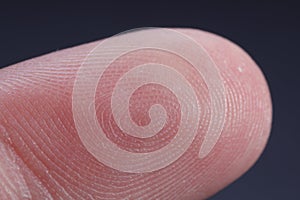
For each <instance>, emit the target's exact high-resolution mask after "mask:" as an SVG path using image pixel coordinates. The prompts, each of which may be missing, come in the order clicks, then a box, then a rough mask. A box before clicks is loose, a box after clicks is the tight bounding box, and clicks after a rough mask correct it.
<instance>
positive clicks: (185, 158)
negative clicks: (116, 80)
mask: <svg viewBox="0 0 300 200" xmlns="http://www.w3.org/2000/svg"><path fill="white" fill-rule="evenodd" d="M177 31H179V32H180V33H182V34H185V35H186V36H188V37H190V38H192V39H193V40H194V41H195V42H196V43H197V44H199V45H200V46H202V47H203V49H204V50H205V51H206V53H207V54H208V55H209V57H210V59H211V60H212V61H213V63H214V64H215V65H216V67H217V69H218V71H219V74H220V76H221V78H222V82H223V84H224V92H225V93H224V94H225V98H226V100H225V103H226V105H225V107H226V116H225V121H224V126H223V129H222V133H221V135H220V137H219V139H218V141H217V143H216V144H215V145H214V147H213V149H212V150H211V151H210V152H209V153H208V155H207V156H205V157H204V158H201V159H200V158H199V156H198V154H199V148H200V147H201V144H202V143H203V141H204V137H205V132H206V131H207V129H208V126H209V123H208V122H209V120H210V115H209V111H207V112H208V114H206V115H203V116H200V119H201V123H202V128H201V129H198V132H197V135H196V136H195V138H194V140H193V143H192V144H191V145H190V147H189V148H188V149H187V150H186V152H185V153H184V154H183V155H182V156H180V157H179V159H177V160H176V161H175V162H173V163H171V164H170V165H168V166H166V167H164V168H162V169H159V170H154V171H150V172H140V173H131V172H124V171H122V170H117V169H114V168H112V167H109V166H107V165H105V164H103V163H102V162H100V161H99V160H98V159H97V157H95V156H94V155H93V154H92V153H91V152H90V151H89V150H88V149H87V148H86V146H85V145H84V144H83V142H82V138H81V137H79V134H78V130H77V129H76V124H75V123H76V122H75V120H74V118H73V111H74V110H72V109H74V108H72V92H73V87H74V82H75V79H76V73H77V72H78V70H79V67H80V66H81V65H82V63H83V62H84V59H85V58H86V56H87V55H88V54H89V53H90V52H91V51H92V50H93V49H94V48H95V47H96V46H97V45H99V43H100V42H101V41H96V42H93V43H89V44H84V45H80V46H77V47H73V48H70V49H66V50H62V51H57V52H54V53H50V54H47V55H44V56H41V57H37V58H34V59H30V60H27V61H24V62H21V63H18V64H15V65H12V66H9V67H6V68H4V69H2V70H0V110H1V112H0V149H1V150H0V154H1V155H0V171H1V173H0V199H126V198H127V199H206V198H208V197H210V196H211V195H213V194H215V193H216V192H218V191H219V190H221V189H223V188H224V187H225V186H227V185H228V184H230V183H231V182H233V181H234V180H235V179H237V178H238V177H240V176H241V175H242V174H243V173H244V172H246V171H247V170H248V169H249V168H250V167H251V166H252V165H253V164H254V162H255V161H256V160H257V159H258V157H259V155H260V154H261V153H262V151H263V149H264V147H265V145H266V142H267V139H268V137H269V133H270V127H271V117H272V107H271V99H270V94H269V90H268V86H267V84H266V81H265V79H264V77H263V74H262V73H261V71H260V70H259V68H258V66H257V65H256V63H255V62H254V61H253V60H252V59H251V58H250V57H249V55H248V54H247V53H246V52H245V51H243V50H242V49H241V48H240V47H238V46H237V45H235V44H233V43H232V42H230V41H228V40H226V39H224V38H222V37H220V36H217V35H214V34H211V33H207V32H203V31H200V30H194V29H177ZM129 34H130V33H129ZM151 55H152V56H153V53H151V52H147V51H144V52H143V51H142V52H138V53H137V55H135V57H129V58H128V59H127V61H126V63H125V64H132V63H134V62H136V60H138V59H144V58H148V57H149V56H151ZM157 56H159V55H157ZM134 58H138V59H134ZM162 59H165V60H164V61H165V62H166V63H167V62H168V60H172V59H166V58H162ZM174 59H175V58H174ZM178 62H180V61H178ZM116 66H118V63H116ZM118 70H121V69H120V68H118ZM179 70H182V69H179ZM181 72H182V73H184V72H183V71H181ZM110 73H111V74H113V73H114V72H110ZM162 73H163V72H162ZM186 73H187V77H188V79H190V80H189V81H194V79H195V80H196V79H197V81H198V83H199V87H202V86H200V85H204V86H203V88H202V89H201V90H200V91H202V92H201V93H199V95H202V96H201V98H203V99H205V98H207V95H208V92H209V91H208V88H207V87H205V81H204V80H203V79H201V77H200V78H198V77H196V76H194V75H193V74H194V73H193V72H192V71H190V72H189V71H187V72H186ZM108 74H109V73H108ZM111 80H113V78H112V79H111ZM104 84H105V82H103V83H102V85H101V81H100V83H99V84H98V86H97V91H96V98H95V107H96V115H97V118H98V122H100V123H101V120H99V118H101V114H103V113H105V112H106V110H105V108H106V107H107V106H106V107H105V102H106V101H104V100H103V99H101V98H102V97H101V94H102V93H101V92H103V90H105V89H106V88H103V87H102V86H103V85H104ZM152 86H153V87H150V86H148V87H144V88H140V89H139V90H136V92H135V93H134V94H133V95H132V98H131V99H130V108H129V110H130V112H131V113H132V114H131V118H132V120H133V121H134V122H135V123H136V124H138V125H139V126H145V125H147V124H149V123H150V121H151V119H150V118H149V115H147V114H145V113H147V111H148V110H149V108H150V107H151V105H152V104H154V103H157V104H161V105H162V106H164V107H166V110H167V113H172V112H173V111H174V109H173V107H170V106H169V104H168V103H166V102H167V100H170V101H171V102H173V103H174V105H177V107H178V105H179V104H178V102H176V96H174V95H173V94H172V92H170V91H169V90H167V89H165V88H163V87H160V86H158V85H152ZM84 87H89V85H88V84H87V85H85V86H84ZM107 88H108V89H109V87H107ZM153 88H154V89H153ZM159 91H161V92H159ZM151 95H152V97H151ZM155 95H156V97H155ZM153 96H154V97H153ZM143 99H145V100H143ZM119 101H120V102H119V104H123V102H122V100H121V99H120V100H119ZM103 102H104V103H103ZM107 102H108V103H109V102H110V99H108V100H107ZM117 103H118V102H117ZM168 106H169V107H168ZM200 106H202V107H203V108H204V110H205V106H206V107H207V105H206V104H205V101H204V100H203V101H201V102H200ZM108 107H109V106H108ZM175 107H176V106H175ZM168 109H169V110H168ZM107 116H108V117H109V116H110V115H109V114H108V115H107ZM176 116H177V118H176ZM169 118H171V119H172V120H171V122H172V123H173V124H172V123H171V122H170V123H171V125H169V127H170V132H168V134H163V133H161V134H160V135H158V136H157V138H150V139H149V138H147V139H149V140H148V142H147V141H146V140H143V139H137V138H136V137H132V136H128V135H127V136H126V135H125V134H123V135H122V133H119V134H118V132H117V131H115V132H116V134H112V133H111V132H109V133H108V135H107V138H108V139H110V140H111V141H113V142H114V143H116V144H117V145H118V146H119V147H120V148H122V149H125V150H127V151H131V152H136V153H138V152H140V153H141V152H144V153H145V152H151V151H155V150H157V149H159V148H161V147H163V146H164V145H167V144H168V142H170V140H171V139H172V138H173V137H175V135H176V123H177V124H178V120H179V119H180V113H178V112H177V111H176V109H175V111H174V113H173V114H169ZM103 120H108V122H110V121H109V120H113V119H110V118H109V119H108V118H104V119H103ZM176 120H177V121H176ZM86 126H88V125H86ZM112 126H113V125H112ZM84 128H87V129H88V128H89V127H84ZM115 132H114V133H115ZM163 139H164V140H163ZM208 139H209V138H208ZM151 142H152V143H151ZM138 144H139V145H138ZM149 144H152V145H149ZM96 151H101V149H99V150H96ZM100 153H101V152H100ZM172 153H173V152H170V154H172ZM155 162H160V161H159V160H158V161H155ZM122 163H126V158H122V162H121V164H122ZM121 164H119V165H120V166H121ZM140 166H141V168H143V167H144V166H143V163H141V165H140ZM145 166H146V164H145Z"/></svg>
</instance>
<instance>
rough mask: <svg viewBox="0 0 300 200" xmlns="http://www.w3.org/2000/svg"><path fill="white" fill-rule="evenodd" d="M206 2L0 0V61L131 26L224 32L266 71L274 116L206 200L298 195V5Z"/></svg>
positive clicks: (272, 199) (13, 60)
mask: <svg viewBox="0 0 300 200" xmlns="http://www.w3.org/2000/svg"><path fill="white" fill-rule="evenodd" d="M209 2H210V3H208V0H206V1H203V2H201V1H198V3H197V4H193V5H191V4H189V3H188V2H185V1H184V2H182V3H181V4H176V3H175V2H171V3H165V4H164V3H162V2H160V3H156V2H148V3H147V5H146V4H144V5H137V4H134V3H132V4H129V2H127V3H128V4H127V5H125V4H122V5H121V4H119V3H117V2H116V3H113V4H111V5H106V4H105V3H103V2H102V3H98V4H96V5H95V4H90V3H89V2H87V1H84V2H82V3H79V4H78V3H75V2H69V3H63V2H60V3H59V4H55V3H52V4H46V3H43V4H40V5H39V4H37V3H36V2H35V3H34V4H33V3H32V4H30V3H28V2H26V4H25V3H23V4H11V5H8V4H7V3H6V4H5V3H3V2H1V5H0V68H1V67H5V66H7V65H10V64H13V63H17V62H19V61H22V60H26V59H28V58H32V57H35V56H38V55H42V54H45V53H48V52H52V51H56V50H58V49H63V48H66V47H70V46H74V45H78V44H82V43H86V42H90V41H94V40H97V39H101V38H104V37H107V36H110V35H114V34H116V33H119V32H121V31H125V30H128V29H132V28H138V27H149V26H150V27H153V26H154V27H157V26H160V27H161V26H163V27H193V28H199V29H204V30H207V31H211V32H214V33H217V34H219V35H222V36H225V37H227V38H229V39H230V40H232V41H234V42H236V43H237V44H239V45H240V46H242V47H243V48H244V49H245V50H246V51H247V52H248V53H249V54H250V55H251V56H252V57H253V58H254V60H255V61H256V62H257V63H258V64H259V66H260V67H261V69H262V71H263V72H264V74H265V75H266V78H267V80H268V82H269V85H270V89H271V93H272V98H273V108H274V119H273V130H272V134H271V137H270V140H269V142H268V145H267V148H266V150H265V151H264V153H263V155H262V156H261V158H260V159H259V161H258V162H257V163H256V164H255V166H254V167H253V168H252V169H251V170H250V171H249V172H247V173H246V174H245V175H244V176H242V177H241V178H240V179H239V180H237V181H235V182H234V183H233V184H231V185H230V186H229V187H227V188H226V189H225V190H223V191H222V192H220V193H218V194H217V195H215V196H214V197H212V198H211V199H212V200H219V199H238V200H239V199H243V200H247V199H251V200H252V199H270V200H276V199H280V200H281V199H300V194H299V190H300V188H299V186H300V183H299V182H300V180H299V179H300V170H299V169H300V160H299V151H300V145H299V138H300V135H299V129H298V127H297V125H299V116H300V109H299V102H300V94H299V86H300V78H299V72H300V65H299V58H300V55H299V52H300V38H299V37H300V22H299V21H300V14H299V13H300V12H299V11H298V8H299V6H298V5H297V4H295V3H288V2H286V1H281V2H285V3H279V2H275V1H256V2H255V1H252V3H245V2H244V3H241V2H235V1H220V2H213V1H209ZM140 3H145V2H140ZM297 122H298V123H297Z"/></svg>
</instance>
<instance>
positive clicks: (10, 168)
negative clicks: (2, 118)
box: [0, 125, 32, 199]
mask: <svg viewBox="0 0 300 200" xmlns="http://www.w3.org/2000/svg"><path fill="white" fill-rule="evenodd" d="M0 126H1V125H0ZM1 127H2V126H1ZM1 127H0V129H3V128H1ZM1 131H2V130H1ZM0 160H1V162H0V180H1V181H0V185H1V190H4V191H2V194H0V196H1V195H6V196H7V197H9V199H30V198H31V197H32V196H31V193H30V191H29V188H28V185H27V184H26V181H25V179H24V177H23V175H22V173H21V170H20V166H19V165H18V164H17V162H16V155H15V154H14V153H13V152H12V150H10V149H9V148H7V147H6V145H5V144H3V143H2V142H0Z"/></svg>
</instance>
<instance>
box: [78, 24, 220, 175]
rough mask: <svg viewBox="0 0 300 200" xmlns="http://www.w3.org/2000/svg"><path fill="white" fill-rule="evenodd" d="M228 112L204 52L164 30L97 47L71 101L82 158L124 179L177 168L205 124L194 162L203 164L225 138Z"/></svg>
mask: <svg viewBox="0 0 300 200" xmlns="http://www.w3.org/2000/svg"><path fill="white" fill-rule="evenodd" d="M202 83H204V85H203V84H202ZM225 105H226V104H225V91H224V85H223V81H222V78H221V76H220V74H219V71H218V69H217V67H216V65H215V64H214V62H213V60H212V59H211V58H210V56H209V55H208V54H207V52H206V51H205V49H204V48H203V47H201V45H199V44H198V43H197V42H195V41H194V40H193V39H191V38H190V37H188V36H186V35H184V34H182V33H179V32H177V31H175V30H170V29H163V28H150V29H149V28H148V29H142V30H139V31H134V32H132V31H131V32H130V33H125V34H119V35H116V36H113V37H110V38H108V39H106V40H104V41H102V42H101V43H100V44H99V45H98V46H97V47H96V48H94V49H93V51H92V52H90V54H89V55H88V56H87V57H86V59H85V60H84V62H83V63H82V65H81V66H80V68H79V70H78V72H77V76H76V79H75V82H74V88H73V94H72V109H73V118H74V122H75V126H76V130H77V132H78V134H79V138H80V139H81V141H82V144H83V145H84V146H85V148H86V149H87V151H88V152H89V153H91V154H92V155H93V156H94V157H95V158H96V159H97V160H98V161H99V162H101V163H102V164H104V165H106V166H108V167H110V168H113V169H115V170H119V171H122V172H129V173H146V172H152V171H156V170H160V169H162V168H165V167H168V166H170V165H171V164H172V163H174V162H176V161H177V160H178V159H179V158H180V157H181V156H184V154H185V152H187V150H188V149H189V147H190V146H191V145H192V143H193V141H194V140H195V138H196V136H197V135H198V134H199V133H200V132H201V127H202V125H203V123H208V128H207V131H206V133H205V135H204V139H203V142H202V144H201V146H199V156H198V157H197V159H202V158H204V157H206V156H207V155H208V154H209V153H210V152H211V151H212V149H213V147H214V146H215V145H216V143H217V141H218V139H219V137H220V135H221V133H222V129H223V125H224V119H225V111H226V107H225ZM203 116H206V121H207V119H208V120H209V121H208V122H205V120H203V119H204V117H203ZM207 116H208V117H207Z"/></svg>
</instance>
